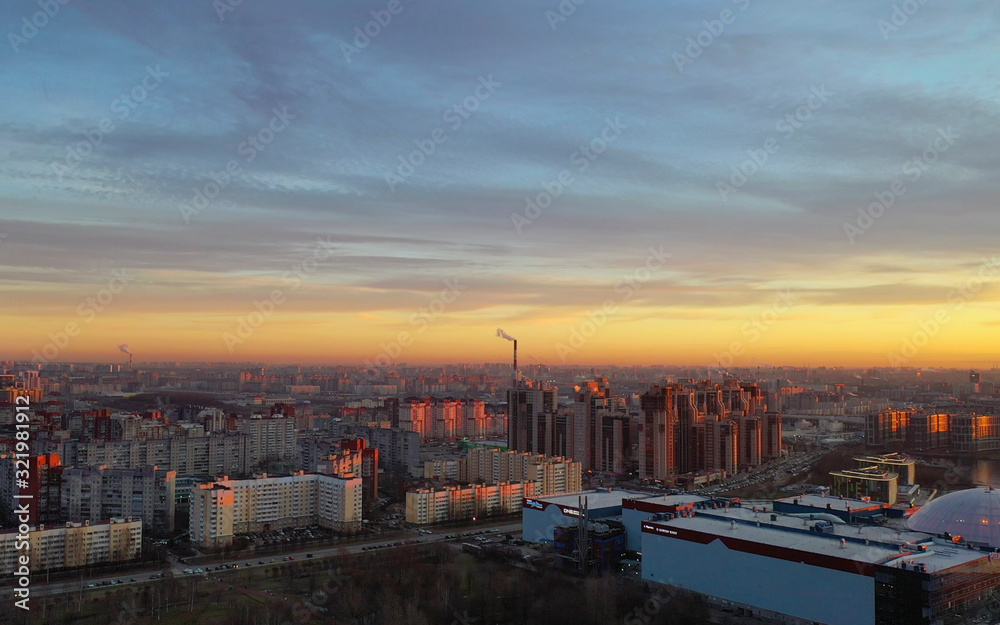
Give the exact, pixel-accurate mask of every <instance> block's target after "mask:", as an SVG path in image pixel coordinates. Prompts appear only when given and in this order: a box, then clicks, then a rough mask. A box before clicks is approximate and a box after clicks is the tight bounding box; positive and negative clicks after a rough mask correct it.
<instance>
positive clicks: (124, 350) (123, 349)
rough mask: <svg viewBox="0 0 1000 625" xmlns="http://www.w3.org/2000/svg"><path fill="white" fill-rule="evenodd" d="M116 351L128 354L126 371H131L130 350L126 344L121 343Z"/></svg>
mask: <svg viewBox="0 0 1000 625" xmlns="http://www.w3.org/2000/svg"><path fill="white" fill-rule="evenodd" d="M118 351H120V352H122V353H125V354H128V370H129V371H131V370H132V350H131V349H129V348H128V344H127V343H122V344H121V345H119V346H118Z"/></svg>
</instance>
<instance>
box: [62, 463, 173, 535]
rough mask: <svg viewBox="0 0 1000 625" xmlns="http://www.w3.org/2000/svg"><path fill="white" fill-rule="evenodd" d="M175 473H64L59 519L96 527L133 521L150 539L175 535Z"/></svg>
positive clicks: (150, 469)
mask: <svg viewBox="0 0 1000 625" xmlns="http://www.w3.org/2000/svg"><path fill="white" fill-rule="evenodd" d="M176 480H177V472H176V471H165V470H163V469H159V468H157V467H155V466H153V467H137V468H135V469H109V468H108V467H107V466H97V467H72V468H67V469H64V470H63V480H62V506H61V507H62V516H63V518H64V519H65V520H67V521H73V522H83V521H90V522H91V523H97V522H98V521H101V520H103V519H108V518H126V517H128V518H134V519H139V520H140V521H142V522H143V529H144V530H145V531H146V532H147V533H149V534H153V535H162V534H168V533H170V532H172V531H174V511H175V509H176V494H175V488H176Z"/></svg>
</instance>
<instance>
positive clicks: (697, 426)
mask: <svg viewBox="0 0 1000 625" xmlns="http://www.w3.org/2000/svg"><path fill="white" fill-rule="evenodd" d="M764 399H765V395H764V393H763V391H762V390H761V389H760V388H759V387H757V385H756V384H739V383H737V382H736V381H735V380H726V382H725V383H724V384H721V385H719V384H711V383H710V382H707V381H702V382H698V383H680V382H675V383H670V384H666V385H662V386H660V385H658V386H653V387H652V388H651V389H650V390H649V391H648V392H646V393H644V394H643V395H642V396H641V397H640V400H639V404H640V410H641V412H642V415H641V422H640V424H639V441H638V443H639V444H638V447H639V455H640V458H639V474H640V475H641V476H642V477H646V478H653V479H658V480H662V479H666V478H669V477H673V476H678V475H684V474H688V473H694V472H705V471H710V472H720V471H725V472H726V473H727V474H733V473H736V472H738V471H740V470H741V469H743V468H746V467H753V466H758V465H760V464H761V463H763V462H765V461H767V460H771V459H774V458H778V457H780V455H781V414H780V413H777V412H767V411H766V410H765V408H766V404H765V401H764Z"/></svg>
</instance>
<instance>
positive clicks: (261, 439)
mask: <svg viewBox="0 0 1000 625" xmlns="http://www.w3.org/2000/svg"><path fill="white" fill-rule="evenodd" d="M234 422H235V423H234V425H235V427H234V429H235V430H236V431H237V432H239V433H240V434H246V435H247V436H249V437H250V440H249V443H248V445H247V453H248V454H249V456H250V457H249V464H250V467H251V469H253V468H257V467H260V466H261V465H263V464H264V463H265V462H269V461H274V460H279V461H280V460H294V459H295V442H296V435H297V432H298V430H296V428H295V417H294V416H284V415H281V414H276V415H271V416H265V415H253V416H252V417H249V418H237V419H234Z"/></svg>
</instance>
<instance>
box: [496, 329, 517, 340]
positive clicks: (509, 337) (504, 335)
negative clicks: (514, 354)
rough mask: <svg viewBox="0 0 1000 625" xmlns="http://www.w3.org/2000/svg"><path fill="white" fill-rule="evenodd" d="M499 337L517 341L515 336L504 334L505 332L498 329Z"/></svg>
mask: <svg viewBox="0 0 1000 625" xmlns="http://www.w3.org/2000/svg"><path fill="white" fill-rule="evenodd" d="M497 336H498V337H500V338H502V339H507V340H508V341H514V340H517V339H515V338H514V337H513V336H511V335H509V334H507V333H506V332H504V331H503V330H501V329H500V328H497Z"/></svg>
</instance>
